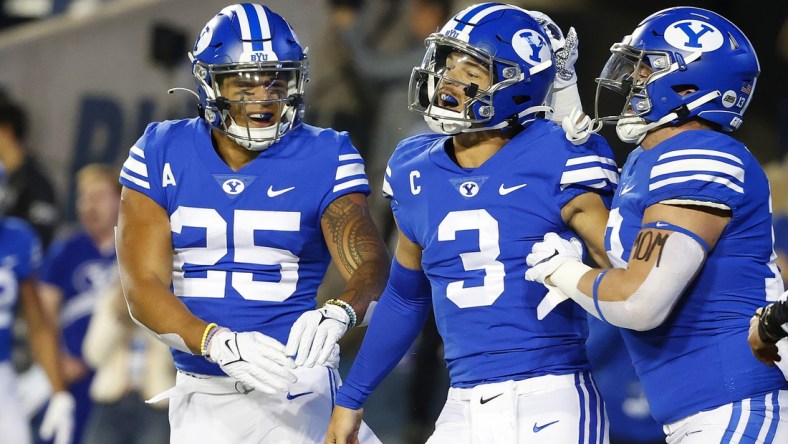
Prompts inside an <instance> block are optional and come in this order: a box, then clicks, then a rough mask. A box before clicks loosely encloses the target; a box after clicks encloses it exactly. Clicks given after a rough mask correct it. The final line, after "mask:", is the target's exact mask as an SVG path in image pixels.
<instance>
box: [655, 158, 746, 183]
mask: <svg viewBox="0 0 788 444" xmlns="http://www.w3.org/2000/svg"><path fill="white" fill-rule="evenodd" d="M685 171H696V172H698V173H707V174H725V175H728V176H732V177H734V178H735V179H736V180H738V181H739V182H741V183H744V169H743V168H741V167H737V166H735V165H731V164H729V163H725V162H721V161H719V160H710V159H680V160H674V161H671V162H666V163H662V164H659V165H657V166H655V167H654V168H652V169H651V180H654V179H655V178H657V177H659V176H663V175H666V174H674V173H681V172H685Z"/></svg>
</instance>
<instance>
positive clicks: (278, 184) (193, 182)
mask: <svg viewBox="0 0 788 444" xmlns="http://www.w3.org/2000/svg"><path fill="white" fill-rule="evenodd" d="M120 181H121V183H122V184H123V185H124V186H126V187H129V188H131V189H134V190H136V191H139V192H141V193H143V194H145V195H147V196H148V197H150V198H151V199H153V200H154V201H155V202H156V203H158V204H159V205H161V206H162V207H163V208H164V209H165V210H166V211H167V214H168V215H169V217H170V225H171V227H172V242H173V248H174V249H173V274H172V290H173V292H174V293H175V295H177V296H178V297H180V298H181V300H182V301H183V303H184V304H186V306H187V307H188V308H189V310H191V312H192V313H194V315H196V316H197V317H199V318H201V319H203V320H205V321H207V322H216V323H217V324H219V325H221V326H224V327H228V328H230V329H232V330H237V331H259V332H262V333H263V334H266V335H268V336H271V337H273V338H275V339H277V340H279V341H281V342H285V341H286V340H287V337H288V334H289V332H290V327H291V325H292V324H293V323H294V322H295V320H296V319H297V318H298V316H299V315H301V313H303V312H304V311H307V310H311V309H314V308H315V305H316V301H315V296H316V293H317V288H318V286H319V285H320V283H321V282H322V280H323V276H324V275H325V272H326V269H327V267H328V264H329V262H330V260H331V256H330V253H329V251H328V247H327V246H326V243H325V240H324V239H323V233H322V230H321V226H320V219H321V216H322V215H323V211H324V210H325V209H326V207H327V206H328V205H329V204H330V203H331V202H332V201H333V200H334V199H336V198H337V197H339V196H342V195H345V194H348V193H359V192H360V193H365V194H368V193H369V183H368V181H367V177H366V174H365V173H364V163H363V161H362V159H361V156H360V155H359V154H358V152H357V151H356V149H355V148H354V147H353V145H352V144H351V143H350V139H349V137H348V135H347V133H338V132H336V131H333V130H329V129H321V128H315V127H312V126H308V125H301V126H299V127H298V128H296V129H294V130H292V131H290V132H289V133H287V135H285V136H284V137H283V138H282V139H281V140H280V141H279V142H277V143H275V144H274V145H272V146H271V147H270V148H268V149H267V150H265V151H262V152H260V154H259V155H258V156H257V158H255V160H253V161H252V162H250V163H249V164H247V165H245V166H244V167H243V168H241V169H240V170H238V171H233V170H232V169H231V168H230V167H229V166H228V165H227V164H225V163H224V161H223V160H222V159H221V158H220V157H219V155H218V154H217V153H216V151H215V150H214V148H213V145H212V142H211V129H210V127H209V126H208V125H207V124H205V123H204V122H203V121H201V120H200V119H190V120H180V121H167V122H162V123H154V124H151V125H150V126H148V128H147V130H146V131H145V134H144V135H143V136H142V137H141V138H140V139H139V140H138V141H137V143H136V144H135V145H134V146H133V147H132V148H131V152H130V154H129V157H128V159H127V160H126V162H125V163H124V166H123V170H122V172H121V179H120ZM173 357H174V360H175V364H176V366H177V367H178V368H179V369H181V370H184V371H188V372H193V373H201V374H212V375H222V374H223V373H222V371H221V370H220V369H219V367H218V366H217V365H215V364H211V363H209V362H207V361H206V360H205V359H203V358H202V357H200V356H194V355H191V354H188V353H183V352H180V351H177V350H173Z"/></svg>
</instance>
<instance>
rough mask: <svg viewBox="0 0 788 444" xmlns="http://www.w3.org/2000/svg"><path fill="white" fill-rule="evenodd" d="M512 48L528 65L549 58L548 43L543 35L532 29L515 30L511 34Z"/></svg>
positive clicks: (536, 63)
mask: <svg viewBox="0 0 788 444" xmlns="http://www.w3.org/2000/svg"><path fill="white" fill-rule="evenodd" d="M512 48H513V49H514V52H516V53H517V55H518V56H520V58H521V59H523V60H524V61H525V62H526V63H528V64H529V65H532V66H533V65H538V64H540V63H542V62H545V61H547V60H550V45H549V44H548V43H547V41H545V39H544V37H542V35H541V34H539V33H538V32H536V31H534V30H532V29H523V30H520V31H517V33H515V34H514V36H512Z"/></svg>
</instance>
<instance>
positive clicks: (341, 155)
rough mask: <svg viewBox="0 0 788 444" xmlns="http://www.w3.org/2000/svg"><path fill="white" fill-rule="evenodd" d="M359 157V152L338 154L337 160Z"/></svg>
mask: <svg viewBox="0 0 788 444" xmlns="http://www.w3.org/2000/svg"><path fill="white" fill-rule="evenodd" d="M355 159H361V154H340V155H339V161H340V162H343V161H345V160H355Z"/></svg>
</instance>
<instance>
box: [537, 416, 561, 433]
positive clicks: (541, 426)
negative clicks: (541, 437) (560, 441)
mask: <svg viewBox="0 0 788 444" xmlns="http://www.w3.org/2000/svg"><path fill="white" fill-rule="evenodd" d="M558 421H560V419H556V420H555V421H553V422H548V423H547V424H544V425H536V423H534V433H539V432H541V431H542V430H543V429H544V428H545V427H549V426H551V425H553V424H555V423H557V422H558Z"/></svg>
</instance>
